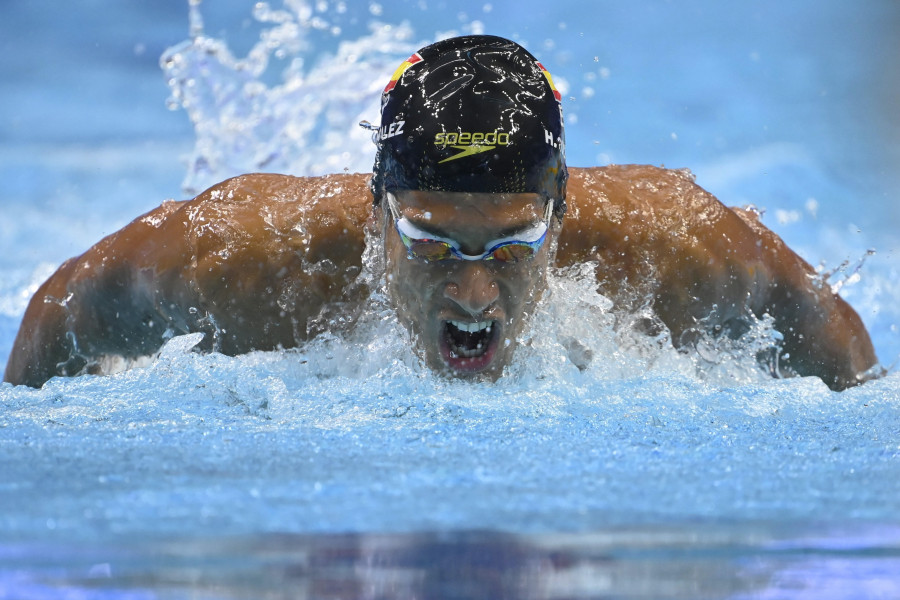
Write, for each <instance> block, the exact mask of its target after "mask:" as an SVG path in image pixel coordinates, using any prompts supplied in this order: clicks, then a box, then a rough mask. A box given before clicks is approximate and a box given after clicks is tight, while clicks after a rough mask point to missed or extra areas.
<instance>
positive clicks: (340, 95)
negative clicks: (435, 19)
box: [160, 0, 412, 195]
mask: <svg viewBox="0 0 900 600" xmlns="http://www.w3.org/2000/svg"><path fill="white" fill-rule="evenodd" d="M341 6H342V5H341V4H340V3H338V4H336V5H334V6H332V7H330V8H328V10H331V11H335V13H336V14H339V13H340V12H341V11H342V8H341ZM344 10H346V8H344ZM253 16H254V18H255V19H256V20H257V21H258V22H259V23H260V24H262V31H261V33H260V37H259V41H257V42H256V43H255V44H254V46H253V47H252V49H251V50H250V51H249V52H248V54H247V55H246V56H245V57H243V58H238V57H235V56H234V54H233V53H232V51H231V50H230V48H229V46H228V44H227V43H226V42H225V41H223V40H220V39H215V38H212V37H209V36H207V35H206V34H205V32H204V29H203V19H202V15H201V13H200V1H199V0H191V3H190V33H191V37H190V39H189V40H187V41H185V42H182V43H181V44H178V45H176V46H173V47H171V48H169V49H168V50H167V51H166V52H165V53H164V54H163V55H162V57H161V58H160V65H161V67H162V69H163V72H164V73H165V77H166V80H167V83H168V86H169V88H170V90H171V96H170V98H169V100H168V106H169V107H170V108H172V109H177V108H179V107H180V108H183V109H184V110H185V111H186V112H187V113H188V116H189V117H190V119H191V122H192V123H193V125H194V129H195V132H196V143H195V146H194V151H193V153H192V154H191V156H190V158H189V165H188V170H187V176H186V178H185V180H184V183H183V187H184V191H185V193H186V194H188V195H195V194H197V193H198V192H200V191H202V190H203V189H205V188H207V187H209V186H210V185H212V184H214V183H216V182H218V181H221V180H223V179H225V178H227V177H231V176H234V175H238V174H241V173H249V172H258V171H267V172H279V173H286V174H293V175H320V174H324V173H333V172H339V171H342V170H349V171H358V172H365V171H369V170H370V169H371V166H372V164H371V161H372V156H373V153H374V151H373V147H372V145H371V139H370V136H369V135H368V134H367V133H365V132H363V131H361V130H360V129H359V127H357V123H359V122H360V121H362V120H365V119H366V118H368V119H372V118H375V117H377V115H378V112H379V105H378V102H379V98H380V94H381V91H382V89H383V88H384V83H385V81H384V79H385V73H390V72H392V70H393V68H394V67H396V63H397V61H398V60H400V59H398V57H401V56H405V53H407V54H408V52H409V48H410V45H411V43H410V39H411V37H412V30H411V28H410V27H409V25H408V24H405V23H404V24H400V25H389V24H384V23H379V22H372V23H370V25H369V33H368V34H367V35H363V36H361V37H359V38H357V39H351V40H343V41H341V42H340V43H339V44H338V46H337V50H336V51H335V52H334V53H333V54H323V55H322V56H321V57H320V58H318V59H317V61H316V62H314V63H311V64H310V63H308V62H307V56H306V55H307V53H308V54H310V55H312V54H314V53H313V52H312V50H313V49H315V48H314V46H315V43H316V40H317V38H316V36H315V35H314V34H317V33H321V32H322V31H325V32H327V33H329V34H330V35H337V34H339V33H340V31H341V30H340V27H339V26H338V25H336V24H334V23H332V22H330V21H329V20H328V19H327V16H328V15H327V14H321V13H318V12H317V11H316V10H315V9H314V8H313V7H312V5H311V4H310V3H308V2H304V1H298V0H292V1H286V2H285V3H284V8H283V9H280V10H275V9H273V8H271V7H270V6H269V5H268V4H267V3H263V2H261V3H257V4H256V7H255V10H254V13H253ZM317 55H318V54H317ZM275 64H287V65H288V66H287V67H286V68H285V69H284V70H283V71H282V72H281V73H280V75H279V76H277V77H275V79H276V80H277V82H276V83H273V84H269V83H267V81H268V80H269V79H272V78H273V74H272V73H270V72H269V71H270V70H271V69H273V68H274V65H275Z"/></svg>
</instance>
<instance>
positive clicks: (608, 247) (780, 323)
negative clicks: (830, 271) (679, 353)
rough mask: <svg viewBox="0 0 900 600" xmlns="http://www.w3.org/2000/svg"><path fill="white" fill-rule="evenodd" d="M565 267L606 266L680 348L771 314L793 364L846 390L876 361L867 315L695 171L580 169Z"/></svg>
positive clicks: (601, 277)
mask: <svg viewBox="0 0 900 600" xmlns="http://www.w3.org/2000/svg"><path fill="white" fill-rule="evenodd" d="M570 176H571V177H570V181H569V187H568V203H569V206H570V212H569V214H567V216H566V219H565V221H564V224H563V230H562V232H561V234H560V242H559V251H558V254H557V262H558V263H559V264H560V265H562V266H565V265H570V264H574V263H577V262H580V261H583V260H595V261H597V262H598V269H597V278H598V282H599V283H600V287H601V290H602V291H603V292H604V293H606V294H608V295H609V296H611V297H612V299H613V300H614V301H616V302H618V303H619V304H620V305H626V306H627V305H628V303H629V302H633V301H634V299H635V298H634V295H635V293H638V294H641V295H645V294H646V295H649V297H651V298H652V303H653V309H654V311H655V312H656V313H657V314H658V315H659V317H660V319H661V320H662V321H663V322H664V323H665V324H666V326H667V327H669V329H670V331H671V332H672V336H673V341H674V342H675V344H676V345H677V344H679V343H681V342H682V341H683V336H685V335H686V334H688V333H690V332H691V331H692V330H694V329H696V327H698V325H699V322H700V321H701V320H703V322H704V324H706V325H707V326H710V325H715V324H719V325H726V326H727V324H728V323H729V322H731V321H732V320H739V319H740V318H741V317H742V316H744V315H746V314H747V313H748V312H749V313H752V314H754V315H756V316H757V317H759V316H762V315H763V314H766V313H768V314H770V315H772V316H773V317H774V319H775V327H776V328H777V329H778V331H780V332H781V333H782V334H783V336H784V343H783V364H786V365H787V366H789V367H790V368H791V369H793V370H795V371H796V372H797V373H799V374H801V375H816V376H818V377H820V378H822V379H823V380H824V381H825V383H826V384H828V386H829V387H831V388H833V389H843V388H846V387H848V386H851V385H854V384H856V383H859V382H860V381H861V379H860V377H862V374H863V373H864V372H865V371H866V370H868V369H869V368H870V367H872V366H873V365H875V364H876V362H877V358H876V356H875V352H874V350H873V348H872V343H871V341H870V339H869V335H868V333H867V332H866V330H865V327H864V326H863V324H862V322H861V320H860V318H859V316H858V315H857V314H856V312H854V311H853V309H852V308H851V307H850V306H849V305H848V304H847V303H846V302H845V301H844V300H843V299H841V298H840V297H838V296H837V295H835V294H832V293H831V291H830V289H828V287H827V286H816V285H814V284H813V279H812V277H811V275H813V274H814V271H813V269H812V268H811V267H810V266H809V265H808V264H807V263H806V262H805V261H803V259H801V258H800V257H799V256H797V255H796V254H795V253H794V252H792V251H791V250H790V249H789V248H788V247H787V246H786V245H785V244H784V242H782V241H781V240H780V239H779V238H778V236H776V235H775V234H774V233H772V232H771V231H769V230H768V229H766V228H765V227H764V226H763V225H761V224H760V223H759V222H758V221H757V220H756V218H755V216H754V215H752V214H749V213H745V212H743V211H740V210H731V209H729V208H727V207H725V206H724V205H723V204H721V203H720V202H719V201H718V200H716V199H715V198H714V197H713V196H712V195H711V194H709V193H707V192H706V191H704V190H703V189H701V188H700V187H699V186H697V185H696V184H694V182H693V178H692V177H691V176H690V174H688V173H686V172H681V171H671V170H666V169H661V168H657V167H651V166H636V165H627V166H610V167H603V168H594V169H570Z"/></svg>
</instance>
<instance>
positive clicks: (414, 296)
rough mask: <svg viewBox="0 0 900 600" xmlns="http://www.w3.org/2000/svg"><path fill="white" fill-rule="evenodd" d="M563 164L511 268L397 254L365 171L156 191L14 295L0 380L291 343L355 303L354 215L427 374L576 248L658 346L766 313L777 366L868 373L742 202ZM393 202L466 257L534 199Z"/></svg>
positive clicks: (866, 345)
mask: <svg viewBox="0 0 900 600" xmlns="http://www.w3.org/2000/svg"><path fill="white" fill-rule="evenodd" d="M569 173H570V179H569V183H568V195H567V200H566V201H567V204H568V206H569V209H568V211H567V213H566V215H565V218H564V219H563V221H562V225H561V226H560V225H559V224H558V223H557V222H556V221H555V219H554V220H553V223H552V228H551V230H550V232H549V233H548V240H547V242H545V246H544V247H543V249H542V251H541V252H542V253H541V254H539V255H538V256H537V257H536V258H535V259H534V260H533V261H532V262H527V263H523V264H516V265H499V264H488V263H487V262H482V261H477V262H470V261H454V263H455V264H447V265H440V266H437V265H433V264H432V265H422V264H419V263H417V262H416V261H411V260H409V259H408V258H407V257H406V249H405V248H404V247H403V245H402V243H401V242H400V240H399V237H398V235H397V233H396V230H395V229H394V228H393V227H386V221H390V219H384V218H381V220H380V221H379V220H376V219H377V218H378V217H379V216H380V215H374V214H373V211H372V199H371V195H370V193H369V189H368V181H369V176H368V175H365V174H355V175H351V174H340V175H329V176H324V177H290V176H286V175H272V174H253V175H243V176H240V177H235V178H233V179H229V180H227V181H223V182H221V183H219V184H217V185H215V186H213V187H212V188H210V189H208V190H206V191H205V192H203V193H202V194H200V195H199V196H197V197H196V198H195V199H193V200H189V201H185V202H167V203H164V204H162V205H161V206H159V207H158V208H156V209H154V210H152V211H150V212H149V213H147V214H146V215H143V216H141V217H139V218H137V219H135V220H134V221H133V222H132V223H131V224H129V225H127V226H126V227H124V228H123V229H121V230H120V231H118V232H116V233H114V234H112V235H110V236H108V237H106V238H104V239H103V240H101V241H100V242H98V243H97V244H95V245H94V246H92V247H91V248H90V249H88V250H87V251H86V252H85V253H84V254H82V255H81V256H78V257H75V258H72V259H70V260H68V261H66V262H65V263H64V264H63V265H62V266H61V267H60V268H59V269H58V270H57V271H56V273H54V274H53V275H52V276H51V277H50V278H49V279H48V280H47V281H46V282H45V283H44V284H42V285H41V286H40V287H39V288H38V290H37V291H36V292H35V294H34V296H33V297H32V299H31V302H30V303H29V305H28V308H27V309H26V312H25V316H24V318H23V320H22V325H21V327H20V328H19V333H18V335H17V336H16V339H15V341H14V342H13V347H12V349H11V352H10V358H9V362H8V363H7V367H6V372H5V375H4V379H5V380H6V381H9V382H12V383H15V384H26V385H31V386H34V387H39V386H41V385H42V384H43V383H44V382H45V381H47V380H48V379H50V378H51V377H54V376H57V375H77V374H80V373H108V372H111V370H112V369H110V368H108V366H107V364H108V361H107V359H108V358H110V357H112V358H113V359H115V358H116V357H119V358H124V359H125V360H126V362H127V360H129V359H135V358H139V357H143V356H147V355H152V354H153V353H155V352H156V351H157V350H158V349H159V348H160V347H161V346H162V344H164V343H165V341H166V340H167V339H169V337H171V336H172V335H177V334H182V333H189V332H192V331H200V332H203V333H205V334H207V335H206V336H205V338H204V340H203V342H202V343H201V345H200V346H199V347H198V349H200V350H202V351H218V352H222V353H225V354H230V355H234V354H240V353H243V352H249V351H251V350H273V349H277V348H289V347H293V346H297V345H299V344H302V343H303V342H304V341H306V340H308V339H310V338H312V337H314V336H316V335H318V333H319V332H321V331H322V329H323V328H324V327H333V326H334V325H332V324H334V323H347V322H352V320H353V318H354V315H357V314H359V312H360V311H362V310H364V309H365V308H366V306H367V299H368V297H369V290H368V289H367V288H366V283H365V281H363V280H360V278H358V277H357V275H358V274H359V273H360V271H361V269H362V267H363V264H362V261H363V252H364V250H365V247H366V238H365V232H366V231H367V230H369V231H372V232H374V234H375V235H376V236H377V235H378V232H379V230H382V229H383V235H384V241H385V249H386V252H387V263H386V265H387V268H388V275H389V276H390V277H391V279H390V281H389V285H390V289H391V293H392V295H393V297H394V301H395V302H396V305H397V310H398V313H399V316H400V319H401V320H402V321H403V322H404V324H405V325H407V326H408V327H409V329H410V330H411V331H412V332H413V334H414V337H415V338H416V340H417V347H418V348H419V350H420V352H421V354H422V355H423V356H424V358H425V360H426V362H427V363H428V364H429V365H430V366H431V367H433V368H435V369H437V370H439V371H448V370H449V371H450V372H453V373H457V374H460V373H461V372H463V371H466V369H465V368H463V367H465V366H466V365H463V364H462V361H456V362H454V361H453V359H452V357H450V361H449V362H448V356H449V354H448V353H447V352H446V350H447V347H446V345H443V346H442V344H444V342H446V341H447V338H446V335H445V334H446V333H447V328H446V325H442V323H446V322H447V321H449V320H455V321H458V322H459V323H461V324H462V326H463V327H466V328H468V327H471V326H472V324H473V323H479V321H478V319H488V318H489V319H491V322H492V323H494V322H496V323H497V325H496V329H492V335H493V334H494V331H496V336H495V337H496V340H493V343H494V344H495V345H494V346H492V347H491V348H490V352H481V353H480V354H479V356H478V357H477V358H478V359H479V360H480V361H483V362H484V364H479V362H478V361H475V363H474V364H469V365H468V366H469V367H476V368H473V369H470V371H475V372H480V373H485V374H486V375H487V376H489V377H494V376H497V375H498V374H500V373H501V372H502V367H503V366H504V365H506V364H509V362H510V361H511V360H512V359H513V356H512V354H513V350H514V347H515V339H516V336H517V335H518V333H519V332H520V331H521V328H522V327H523V326H524V324H525V322H526V321H527V317H528V312H529V307H530V306H531V304H532V303H533V302H534V301H535V300H536V299H537V298H539V296H540V293H541V291H542V289H543V276H544V273H545V269H546V265H547V263H548V262H549V261H551V260H552V262H553V264H554V265H555V266H559V267H567V266H571V265H578V264H581V263H583V262H585V261H590V262H591V263H592V264H593V265H595V271H596V276H597V283H598V287H599V289H600V291H601V292H602V293H603V294H604V295H606V296H608V297H609V298H610V299H611V300H612V301H613V302H614V305H615V310H624V311H627V310H630V309H631V308H633V307H635V306H636V304H635V303H636V302H637V303H640V302H646V301H647V299H650V301H651V302H652V307H653V310H654V312H655V313H656V315H657V316H658V317H659V319H660V320H661V321H662V322H663V323H664V324H665V326H666V327H667V328H668V330H669V332H670V333H671V339H672V341H673V344H675V345H677V346H679V347H684V348H685V349H686V350H687V351H690V343H691V338H692V336H694V335H695V334H696V333H697V332H698V331H699V330H701V329H702V328H706V330H707V331H708V330H709V328H714V327H717V326H718V327H723V328H727V327H729V326H730V325H731V324H732V323H736V322H740V320H741V319H743V318H746V317H747V316H748V315H754V316H756V317H761V316H763V315H765V314H768V315H771V316H772V317H773V318H774V321H775V327H776V329H777V330H778V331H779V332H781V333H782V334H783V335H784V342H783V348H782V350H783V354H782V356H781V364H782V365H784V366H785V367H787V368H789V369H791V370H792V371H793V372H795V373H798V374H801V375H815V376H818V377H821V378H822V380H823V381H825V383H826V384H828V386H829V387H831V388H832V389H835V390H840V389H844V388H846V387H849V386H852V385H856V384H858V383H860V382H862V381H865V380H866V379H870V378H872V377H873V376H875V375H877V373H878V371H877V368H876V369H875V370H874V371H873V366H874V365H876V364H877V362H878V361H877V357H876V356H875V352H874V349H873V348H872V343H871V340H870V338H869V335H868V332H867V331H866V329H865V326H864V325H863V323H862V320H861V319H860V318H859V315H857V314H856V312H855V311H854V310H853V308H852V307H850V305H849V304H847V303H846V302H845V301H844V300H843V299H841V298H840V297H839V296H837V295H836V294H833V293H832V292H831V291H830V288H829V286H828V285H816V281H817V280H816V273H815V270H814V269H813V268H812V267H811V266H810V265H809V264H808V263H806V262H805V261H804V260H803V259H801V258H800V257H799V256H797V255H796V254H795V253H794V252H793V251H791V249H790V248H788V247H787V246H786V245H785V244H784V242H783V241H782V240H781V239H780V238H779V237H778V236H777V235H775V234H774V233H773V232H771V231H769V230H768V229H767V228H766V227H765V226H763V225H762V224H761V223H760V222H759V219H758V218H757V216H756V215H755V214H752V213H749V212H747V211H743V210H740V209H729V208H727V207H726V206H725V205H723V204H722V203H721V202H719V201H718V200H717V199H716V198H715V197H713V196H712V195H711V194H709V193H708V192H706V191H705V190H703V189H702V188H701V187H699V186H698V185H696V184H695V183H694V181H693V178H692V177H691V176H690V174H688V173H686V172H681V171H672V170H668V169H661V168H658V167H652V166H646V165H611V166H608V167H595V168H587V169H578V168H570V169H569ZM403 200H404V203H403V204H402V209H401V210H402V213H403V215H404V216H405V217H406V218H408V219H410V220H416V223H418V225H420V226H421V228H424V229H428V227H429V226H430V227H435V225H433V224H429V221H430V222H432V223H437V222H438V221H440V227H441V229H440V231H436V232H435V233H438V234H443V237H451V238H456V240H457V241H458V242H459V243H461V244H462V245H463V248H462V250H463V251H464V252H465V253H466V254H480V253H481V252H483V251H484V243H485V241H487V240H492V239H496V238H497V236H498V235H502V234H503V233H505V232H504V231H503V229H504V228H505V227H513V228H518V227H520V226H523V225H525V224H526V223H527V224H530V223H534V222H535V221H536V220H537V219H538V215H539V214H540V207H539V206H538V205H537V203H536V202H535V199H534V198H530V199H529V198H520V197H515V198H513V197H510V198H499V197H497V198H494V197H489V198H484V197H482V198H476V197H474V196H472V197H470V198H468V199H467V198H458V197H457V198H453V201H452V202H451V201H449V199H444V198H442V197H441V196H440V195H434V194H428V195H421V194H420V195H416V194H411V195H404V197H403ZM479 200H482V201H484V202H481V203H479V202H478V201H479ZM474 204H478V207H475V206H474ZM460 206H464V207H466V209H467V210H458V209H457V207H460ZM379 210H380V209H379ZM379 210H376V211H375V212H376V213H377V212H379ZM428 212H430V213H431V219H427V218H426V217H427V215H426V213H428ZM554 237H555V238H556V241H557V242H558V243H557V251H556V256H555V257H550V256H548V255H547V252H548V250H549V247H550V246H551V244H552V238H554ZM635 290H637V291H638V292H639V294H638V295H637V296H636V295H635V293H634V291H635ZM442 328H443V329H444V331H443V333H442V331H441V330H442ZM475 328H476V329H477V327H475ZM482 338H483V336H482ZM454 339H455V340H456V341H457V342H470V341H472V336H468V337H467V335H464V334H461V333H459V332H457V334H456V335H455V337H454ZM506 339H509V340H510V342H511V343H510V345H509V346H506V345H505V343H502V342H503V341H505V340H506ZM479 341H481V342H484V341H485V340H484V339H480V340H479ZM442 348H443V350H442ZM479 352H480V351H479ZM485 356H487V358H485ZM470 363H471V361H470Z"/></svg>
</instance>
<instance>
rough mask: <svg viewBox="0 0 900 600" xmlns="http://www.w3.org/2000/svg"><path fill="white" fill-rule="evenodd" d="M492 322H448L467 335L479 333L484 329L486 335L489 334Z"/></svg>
mask: <svg viewBox="0 0 900 600" xmlns="http://www.w3.org/2000/svg"><path fill="white" fill-rule="evenodd" d="M492 323H493V322H492V321H477V322H475V323H465V322H463V321H454V320H452V319H451V320H450V324H451V325H453V326H454V327H456V328H457V329H459V330H460V331H466V332H468V333H475V332H476V331H481V330H482V329H486V330H487V332H488V333H490V332H491V325H492Z"/></svg>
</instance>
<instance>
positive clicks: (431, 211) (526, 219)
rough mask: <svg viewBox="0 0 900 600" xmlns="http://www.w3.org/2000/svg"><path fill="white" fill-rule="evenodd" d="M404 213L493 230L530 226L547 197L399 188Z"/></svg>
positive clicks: (431, 221)
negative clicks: (400, 189) (402, 189)
mask: <svg viewBox="0 0 900 600" xmlns="http://www.w3.org/2000/svg"><path fill="white" fill-rule="evenodd" d="M396 198H397V204H398V208H399V209H400V211H401V212H402V213H403V216H405V217H407V218H408V219H410V220H413V221H415V222H417V223H421V224H432V225H435V226H440V227H441V228H448V227H456V226H465V227H467V228H470V227H477V228H485V229H491V230H497V229H514V228H518V227H528V226H530V225H532V224H534V223H535V222H536V221H538V220H540V219H541V217H542V216H543V212H544V200H543V198H542V197H541V196H540V195H538V194H489V193H468V192H429V191H419V190H406V191H401V192H397V194H396Z"/></svg>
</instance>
